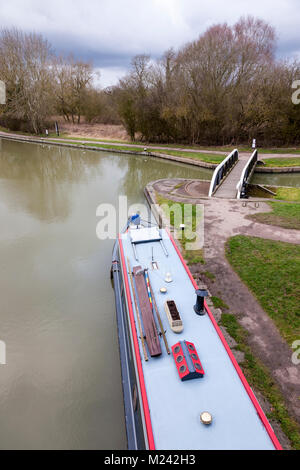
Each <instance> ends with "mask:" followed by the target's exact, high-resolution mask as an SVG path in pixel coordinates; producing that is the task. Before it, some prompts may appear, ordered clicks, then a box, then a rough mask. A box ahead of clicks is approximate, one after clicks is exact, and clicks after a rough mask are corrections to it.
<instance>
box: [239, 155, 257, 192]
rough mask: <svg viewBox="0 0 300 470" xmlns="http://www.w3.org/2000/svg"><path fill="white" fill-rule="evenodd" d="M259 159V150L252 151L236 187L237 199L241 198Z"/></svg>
mask: <svg viewBox="0 0 300 470" xmlns="http://www.w3.org/2000/svg"><path fill="white" fill-rule="evenodd" d="M257 159H258V154H257V150H254V152H253V153H252V155H251V157H250V158H249V160H248V162H247V163H246V165H245V168H244V169H243V171H242V174H241V179H240V181H239V182H238V184H237V187H236V189H237V196H236V197H237V199H241V193H242V191H243V189H244V186H245V184H246V183H247V181H248V179H249V177H250V176H251V175H252V172H253V170H254V167H255V165H256V163H257Z"/></svg>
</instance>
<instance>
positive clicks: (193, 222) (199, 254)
mask: <svg viewBox="0 0 300 470" xmlns="http://www.w3.org/2000/svg"><path fill="white" fill-rule="evenodd" d="M156 201H157V204H159V205H160V206H161V209H162V210H163V211H164V213H165V216H166V217H167V219H168V220H169V221H170V225H172V227H173V228H174V231H175V233H176V238H177V240H179V242H180V245H181V248H182V254H183V257H184V259H185V260H186V262H187V263H188V264H190V265H191V264H196V263H201V264H203V263H204V257H203V249H202V248H201V249H192V250H189V249H187V248H188V243H195V242H196V241H197V240H196V236H195V232H196V228H197V222H199V221H198V220H197V218H196V214H197V212H196V205H189V206H191V209H192V210H191V212H190V211H184V204H183V203H180V202H174V201H171V200H170V199H166V198H164V197H163V196H161V195H160V194H159V193H156ZM174 207H177V208H179V217H176V216H175V214H174V211H173V209H174ZM172 208H173V209H172ZM198 210H199V206H198ZM202 217H203V214H202ZM181 223H184V224H185V226H186V229H185V232H184V233H182V231H181V229H180V224H181Z"/></svg>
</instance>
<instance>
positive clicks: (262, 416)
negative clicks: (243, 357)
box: [166, 228, 282, 450]
mask: <svg viewBox="0 0 300 470" xmlns="http://www.w3.org/2000/svg"><path fill="white" fill-rule="evenodd" d="M166 232H167V233H168V235H169V238H170V240H171V242H172V244H173V246H174V248H175V250H176V252H177V254H178V256H179V258H180V260H181V262H182V264H183V266H184V269H185V270H186V272H187V274H188V276H189V278H190V280H191V281H192V284H193V286H194V287H195V289H198V286H197V283H196V281H195V279H194V278H193V276H192V274H191V271H190V270H189V268H188V266H187V264H186V262H185V261H184V259H183V257H182V254H181V253H180V251H179V248H178V246H177V245H176V243H175V240H174V238H173V237H172V235H171V232H170V231H169V229H168V228H166ZM204 305H205V308H206V311H207V313H208V316H209V318H210V319H211V322H212V324H213V326H214V327H215V330H216V332H217V333H218V335H219V337H220V340H221V341H222V343H223V346H224V347H225V349H226V352H227V354H228V356H229V358H230V359H231V362H232V364H233V366H234V368H235V370H236V371H237V373H238V376H239V378H240V380H241V382H242V384H243V385H244V387H245V390H246V392H247V393H248V395H249V398H250V400H251V401H252V403H253V405H254V407H255V409H256V411H257V414H258V416H259V417H260V419H261V421H262V423H263V425H264V427H265V429H266V431H267V433H268V434H269V436H270V439H271V441H272V442H273V444H274V447H275V448H276V449H277V450H282V447H281V444H280V442H279V441H278V439H277V437H276V436H275V433H274V431H273V429H272V427H271V425H270V423H269V421H268V420H267V418H266V416H265V414H264V412H263V410H262V408H261V406H260V404H259V403H258V401H257V398H256V396H255V395H254V393H253V391H252V389H251V387H250V385H249V384H248V382H247V380H246V377H245V376H244V374H243V372H242V370H241V368H240V366H239V365H238V363H237V360H236V358H235V357H234V355H233V353H232V351H231V349H230V347H229V346H228V344H227V342H226V340H225V338H224V336H223V333H222V331H221V330H220V328H219V326H218V324H217V322H216V320H215V318H214V316H213V314H212V313H211V311H210V309H209V307H208V305H207V303H206V302H205V303H204Z"/></svg>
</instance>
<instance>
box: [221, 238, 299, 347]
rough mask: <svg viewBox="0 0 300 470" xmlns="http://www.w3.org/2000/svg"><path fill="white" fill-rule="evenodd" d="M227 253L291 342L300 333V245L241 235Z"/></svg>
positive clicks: (231, 241) (283, 334) (235, 267)
mask: <svg viewBox="0 0 300 470" xmlns="http://www.w3.org/2000/svg"><path fill="white" fill-rule="evenodd" d="M226 257H227V259H228V261H229V262H230V264H231V266H232V267H233V269H234V270H235V271H236V272H237V273H238V275H239V276H240V278H241V279H242V280H243V282H245V284H246V285H247V286H248V287H249V289H250V290H251V291H252V293H253V294H254V295H255V297H256V298H257V300H258V301H259V303H260V304H261V306H262V308H263V309H264V310H265V311H266V312H267V313H268V315H269V316H270V317H271V318H272V319H273V321H274V322H275V324H276V325H277V327H278V329H279V331H280V332H281V334H282V336H283V337H284V338H285V339H286V341H287V342H288V343H289V344H292V342H293V341H294V340H296V339H299V337H300V308H299V298H300V285H299V279H300V246H299V245H292V244H290V243H283V242H275V241H272V240H266V239H262V238H256V237H246V236H242V235H238V236H235V237H233V238H230V239H229V240H228V241H227V243H226Z"/></svg>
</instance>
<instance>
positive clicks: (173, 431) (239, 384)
mask: <svg viewBox="0 0 300 470" xmlns="http://www.w3.org/2000/svg"><path fill="white" fill-rule="evenodd" d="M160 234H161V236H162V239H163V244H164V247H163V246H162V245H161V242H160V241H159V240H158V239H156V240H154V241H151V236H150V237H149V238H150V240H149V239H147V237H146V241H145V242H144V243H143V242H141V241H140V239H139V238H136V237H132V234H131V231H130V230H129V231H128V232H126V233H124V234H122V235H121V236H120V239H119V241H120V246H121V252H122V257H121V261H122V269H123V275H124V276H127V273H128V265H127V260H129V263H130V267H131V269H133V268H134V267H135V266H142V268H143V269H148V275H149V279H150V282H151V285H152V289H153V293H154V296H155V300H156V304H157V307H158V310H159V313H160V316H161V320H162V323H163V327H164V330H165V331H166V337H167V341H168V344H169V346H170V349H171V347H172V346H173V345H175V344H176V343H178V342H179V341H184V340H186V341H188V342H191V343H194V344H195V347H196V350H197V352H198V355H199V358H200V361H201V364H202V366H203V369H204V371H205V375H204V377H203V378H201V379H195V380H189V381H186V382H182V381H181V380H180V377H179V375H178V372H177V368H176V364H175V361H174V358H173V356H172V352H171V354H170V355H168V354H167V352H166V348H165V347H164V342H163V340H162V338H161V349H162V355H161V356H159V357H150V356H149V360H148V361H145V359H144V356H143V349H142V342H141V338H140V335H139V330H138V318H137V312H136V310H135V308H134V301H133V292H132V287H131V284H130V282H129V281H128V288H129V289H130V295H131V300H130V303H131V304H132V310H133V315H134V321H135V325H136V328H137V330H136V332H137V333H136V334H137V341H138V349H139V356H140V363H141V367H142V374H143V380H144V385H145V390H146V395H147V403H148V407H149V414H150V420H151V427H152V433H153V439H154V443H155V448H156V449H165V450H167V449H190V450H193V449H203V450H204V449H205V450H211V449H219V450H221V449H228V450H235V449H236V450H237V449H243V450H247V449H256V450H261V449H270V450H274V449H275V448H279V446H280V445H279V443H278V441H276V437H275V435H274V433H273V430H272V428H271V426H270V425H269V423H266V418H265V416H264V414H263V412H262V410H261V408H260V407H259V405H258V402H257V401H256V399H255V397H254V395H253V392H252V390H251V389H250V387H249V385H248V384H247V383H246V384H245V379H244V380H243V379H241V376H242V373H241V371H240V369H239V367H238V365H237V363H236V361H235V359H234V358H233V355H232V353H231V352H230V350H229V347H228V345H227V344H226V343H225V340H224V337H222V333H221V332H220V330H219V328H218V326H217V324H216V322H215V320H214V319H213V317H212V314H211V312H210V311H209V309H208V313H209V314H208V313H207V314H206V315H204V316H199V315H197V314H196V313H195V312H194V305H195V303H196V294H195V286H196V285H195V283H194V282H192V280H191V275H190V273H189V272H188V269H187V267H186V265H185V264H184V262H183V259H182V258H181V256H180V254H179V252H178V248H177V247H176V245H175V242H174V240H173V239H172V237H171V236H170V235H169V233H168V232H167V231H166V230H164V229H162V230H161V231H160ZM143 235H145V232H144V233H143ZM134 239H136V240H137V239H138V240H139V243H138V244H135V247H134V249H133V246H132V241H133V240H134ZM165 250H166V251H167V254H168V256H167V255H166V252H165ZM136 257H137V258H138V259H136ZM153 258H154V260H155V261H156V262H157V264H158V268H159V269H158V270H153V269H152V260H153ZM166 273H171V276H172V279H173V281H172V282H171V283H166V282H165V278H166ZM127 279H128V278H127ZM162 287H165V288H167V294H162V293H161V292H160V289H161V288H162ZM127 296H128V292H127ZM169 299H170V300H174V301H175V302H176V305H177V308H178V311H179V312H180V316H181V318H182V321H183V327H184V329H183V332H182V333H180V334H176V333H174V332H173V331H172V330H171V328H170V325H169V322H168V318H167V315H166V313H165V310H164V304H165V302H166V300H169ZM203 412H209V413H210V414H211V415H212V417H213V421H212V423H211V424H210V425H204V424H203V423H202V422H201V420H200V415H201V414H202V413H203Z"/></svg>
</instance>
